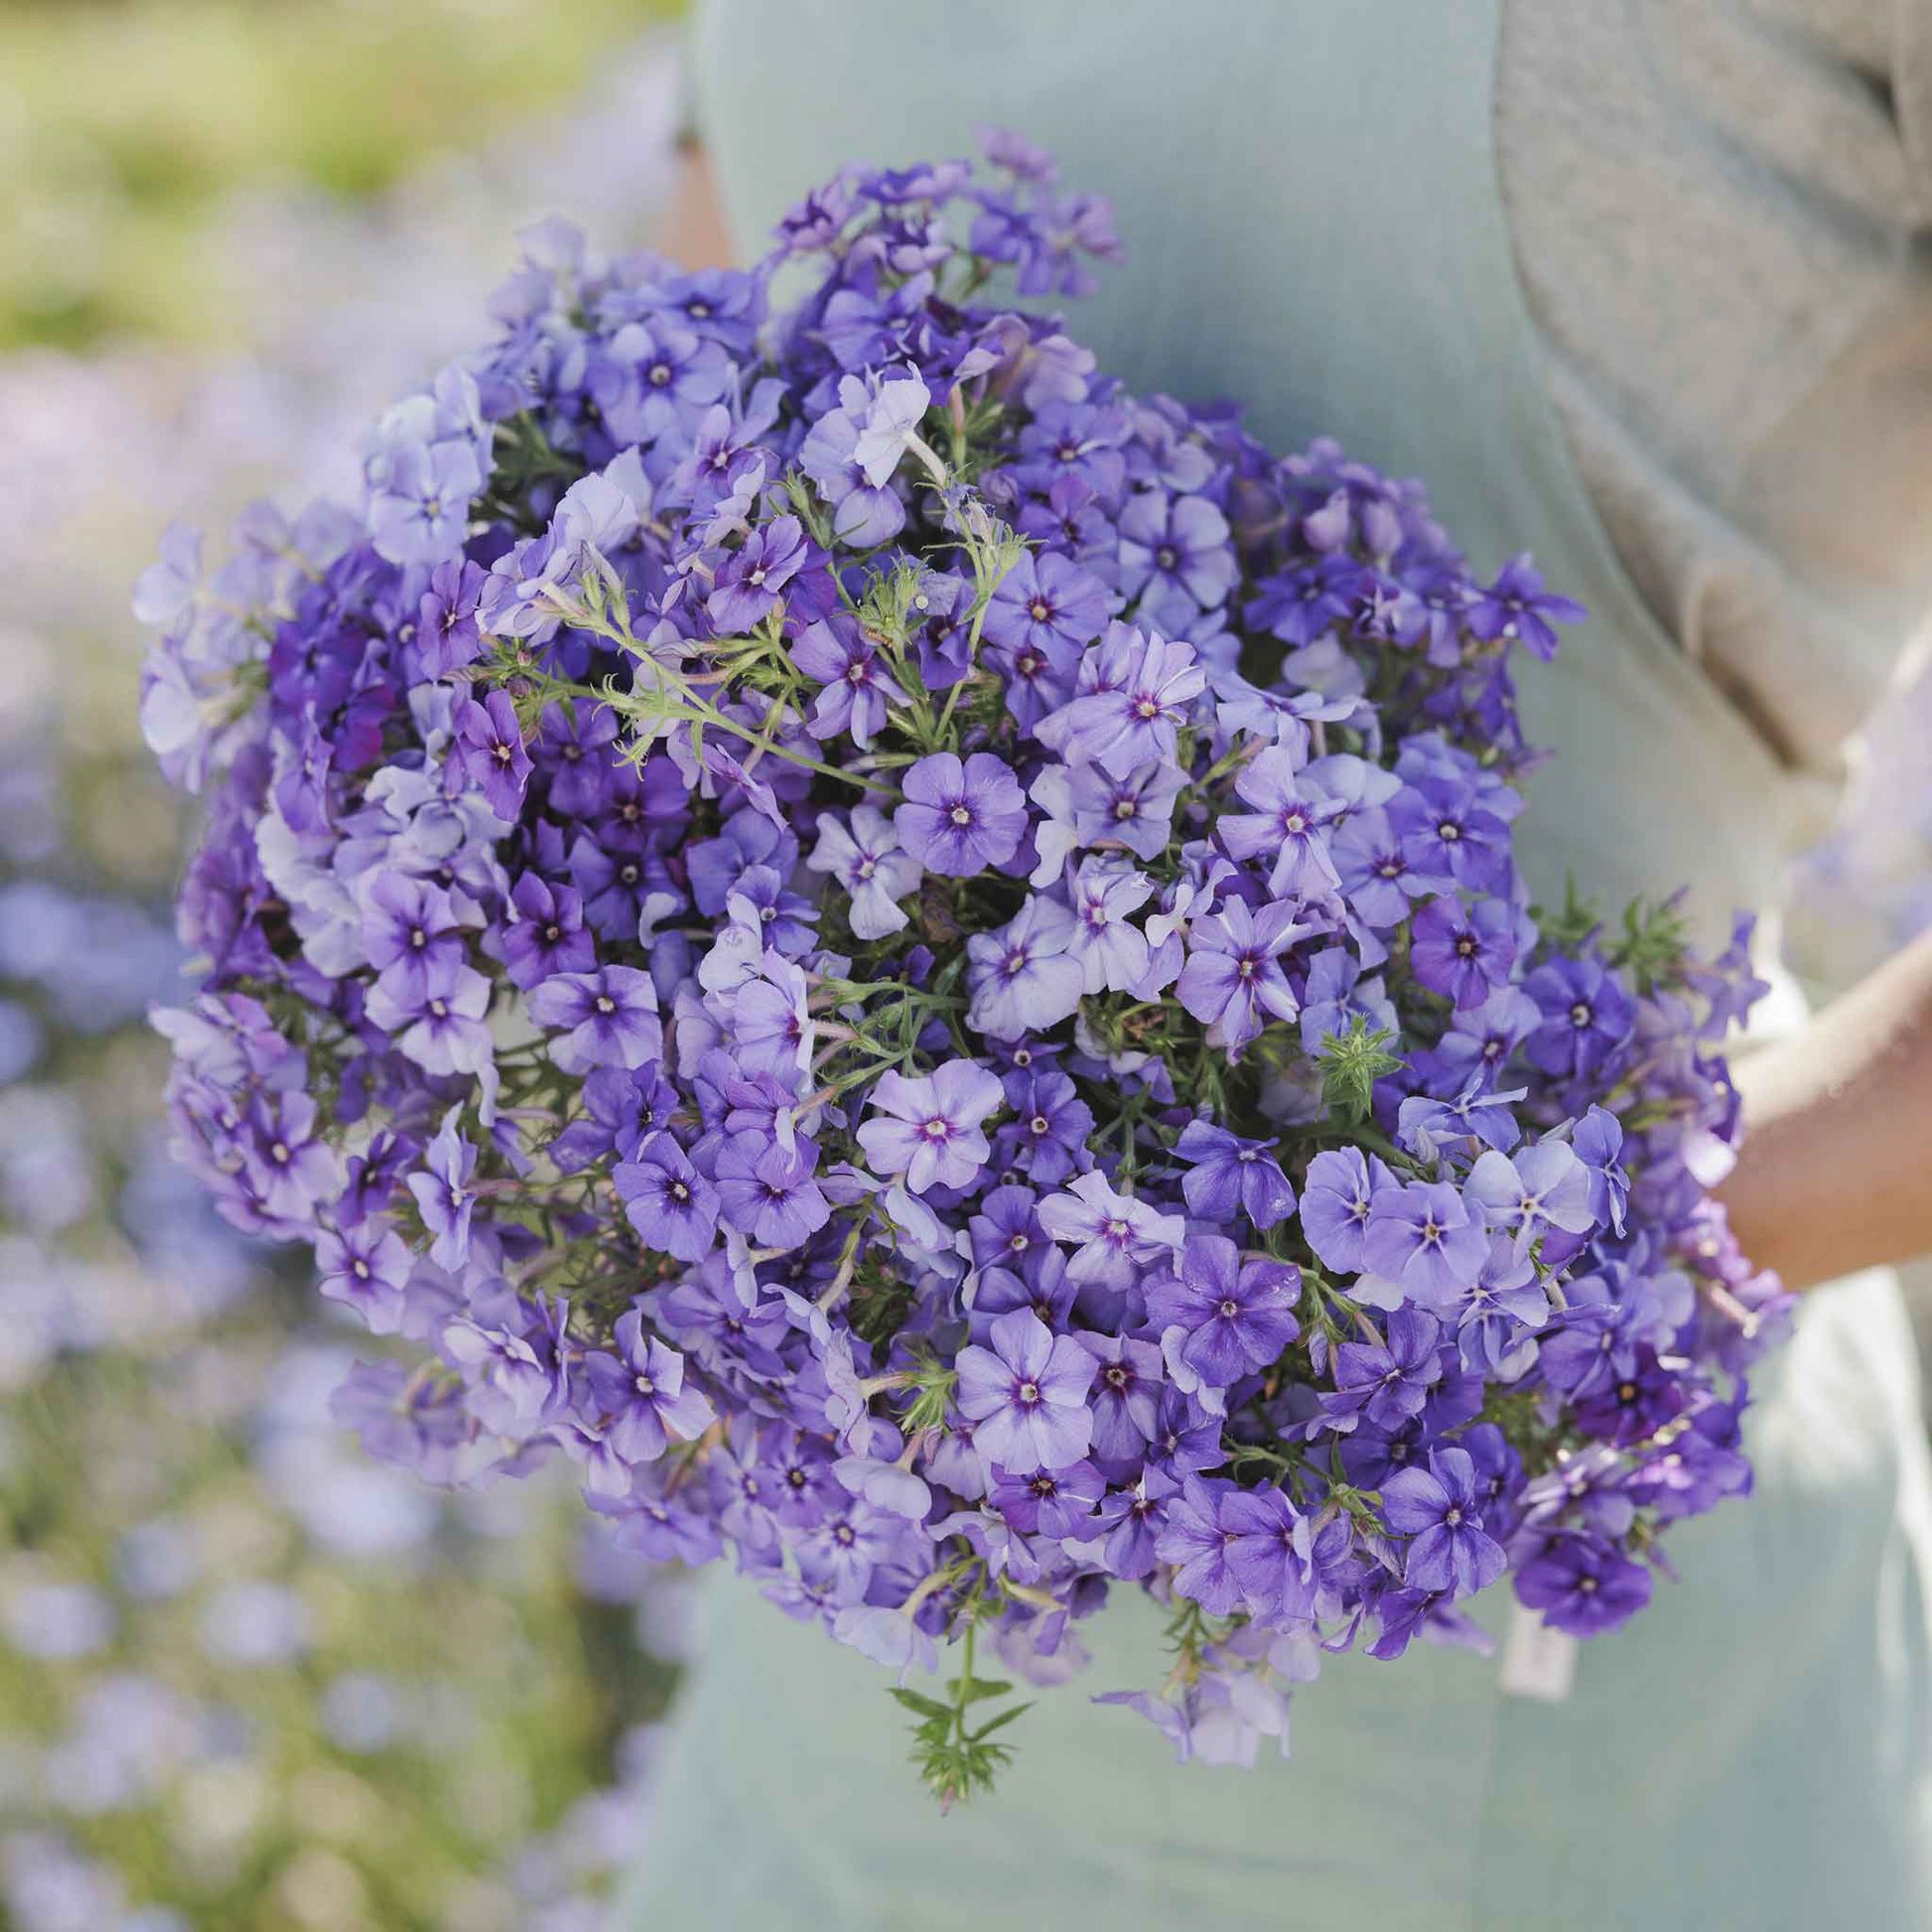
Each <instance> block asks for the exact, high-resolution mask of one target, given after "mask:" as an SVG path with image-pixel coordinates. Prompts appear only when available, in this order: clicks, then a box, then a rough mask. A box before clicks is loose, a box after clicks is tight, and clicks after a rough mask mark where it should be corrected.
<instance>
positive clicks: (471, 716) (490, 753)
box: [450, 691, 530, 825]
mask: <svg viewBox="0 0 1932 1932" xmlns="http://www.w3.org/2000/svg"><path fill="white" fill-rule="evenodd" d="M450 749H451V753H452V756H453V757H454V759H455V760H456V765H457V768H458V769H459V770H460V771H461V772H462V773H463V774H464V776H465V777H467V778H468V779H470V781H471V782H472V783H473V784H474V785H475V786H476V787H477V789H478V790H479V791H481V792H482V793H483V797H484V799H485V800H486V801H487V802H488V805H489V809H490V810H491V811H492V812H494V813H495V814H496V816H497V817H498V818H500V819H503V820H505V821H506V822H507V823H509V824H511V825H514V824H515V823H516V820H517V817H518V815H519V814H520V813H521V812H522V810H523V787H524V786H525V785H526V784H527V783H528V782H529V778H530V755H529V753H528V752H526V751H525V750H524V749H523V731H522V727H521V726H519V725H518V724H517V722H516V706H515V705H514V704H513V703H512V702H511V700H510V695H509V693H508V692H507V691H491V692H490V693H489V694H488V695H487V696H486V697H484V698H483V700H482V701H481V702H479V701H478V700H477V699H475V698H466V699H464V700H463V702H462V703H461V704H460V705H459V707H458V709H457V714H456V738H455V742H454V743H453V744H452V746H451V748H450Z"/></svg>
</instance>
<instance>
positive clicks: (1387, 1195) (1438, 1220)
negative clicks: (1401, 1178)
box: [1363, 1180, 1489, 1312]
mask: <svg viewBox="0 0 1932 1932" xmlns="http://www.w3.org/2000/svg"><path fill="white" fill-rule="evenodd" d="M1363 1252H1364V1255H1365V1256H1366V1259H1367V1262H1368V1267H1369V1269H1370V1270H1371V1271H1372V1272H1373V1273H1374V1274H1376V1275H1379V1276H1380V1277H1382V1279H1383V1280H1385V1281H1389V1282H1393V1283H1394V1284H1395V1285H1396V1286H1397V1287H1398V1288H1400V1289H1401V1291H1402V1293H1403V1294H1404V1296H1406V1297H1407V1298H1408V1300H1410V1301H1411V1302H1414V1303H1416V1304H1418V1305H1419V1306H1421V1307H1423V1308H1429V1309H1434V1310H1436V1311H1439V1312H1440V1311H1448V1310H1449V1309H1452V1308H1454V1307H1455V1305H1456V1304H1457V1303H1458V1302H1460V1301H1461V1299H1462V1298H1463V1296H1465V1295H1466V1294H1467V1293H1468V1291H1469V1290H1470V1289H1471V1288H1472V1287H1474V1285H1475V1279H1476V1276H1477V1275H1478V1274H1479V1273H1480V1272H1481V1270H1482V1265H1483V1263H1484V1262H1485V1261H1486V1260H1487V1259H1488V1258H1489V1241H1488V1237H1487V1236H1486V1235H1485V1234H1484V1232H1483V1227H1482V1222H1481V1220H1480V1219H1479V1218H1478V1217H1475V1216H1472V1215H1471V1214H1470V1212H1469V1210H1468V1206H1467V1204H1466V1203H1465V1202H1464V1201H1463V1199H1462V1196H1461V1195H1460V1194H1459V1193H1458V1192H1457V1191H1456V1190H1455V1188H1454V1187H1452V1186H1451V1185H1450V1184H1449V1182H1448V1181H1446V1180H1435V1181H1428V1180H1418V1181H1411V1182H1410V1183H1409V1184H1408V1185H1407V1186H1400V1187H1385V1188H1383V1189H1382V1190H1381V1191H1380V1192H1378V1193H1377V1194H1376V1196H1375V1199H1374V1204H1373V1209H1372V1211H1371V1213H1370V1215H1369V1222H1368V1239H1367V1240H1366V1242H1365V1243H1364V1244H1363Z"/></svg>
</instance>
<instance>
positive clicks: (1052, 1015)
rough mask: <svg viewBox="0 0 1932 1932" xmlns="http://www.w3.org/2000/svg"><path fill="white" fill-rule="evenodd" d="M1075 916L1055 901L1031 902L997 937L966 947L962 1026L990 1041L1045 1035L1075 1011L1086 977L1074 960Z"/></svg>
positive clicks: (982, 936) (985, 936)
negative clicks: (967, 997) (967, 999)
mask: <svg viewBox="0 0 1932 1932" xmlns="http://www.w3.org/2000/svg"><path fill="white" fill-rule="evenodd" d="M1072 945H1073V914H1072V913H1071V912H1069V911H1068V910H1067V909H1066V907H1065V906H1064V905H1062V904H1061V903H1060V902H1059V901H1058V900H1057V899H1050V898H1041V897H1038V896H1037V895H1035V897H1031V898H1029V899H1028V900H1027V902H1026V904H1025V905H1023V906H1022V907H1021V908H1020V910H1019V912H1018V913H1017V914H1016V915H1015V916H1014V917H1013V918H1012V919H1011V920H1009V921H1008V922H1007V924H1005V925H1003V926H1002V927H1001V928H1000V929H999V930H998V931H997V932H975V933H973V934H972V935H971V936H970V937H969V938H968V939H967V941H966V957H967V960H968V962H969V964H968V966H967V968H966V985H967V988H968V990H969V991H970V992H971V994H972V996H973V998H972V1005H971V1007H970V1008H969V1009H968V1011H967V1015H966V1023H967V1025H968V1026H970V1027H972V1028H973V1029H974V1030H975V1031H976V1032H978V1033H981V1034H984V1035H987V1037H988V1038H990V1039H1019V1038H1020V1037H1021V1036H1022V1035H1025V1034H1029V1033H1035V1032H1043V1031H1044V1030H1045V1029H1046V1028H1048V1027H1051V1026H1054V1025H1056V1024H1057V1023H1058V1022H1060V1021H1062V1020H1064V1019H1066V1018H1067V1017H1068V1016H1069V1015H1071V1014H1072V1013H1074V1012H1075V1011H1077V1009H1078V1007H1079V1005H1080V995H1081V993H1082V992H1083V991H1084V990H1085V987H1086V973H1085V970H1084V969H1083V968H1082V966H1081V965H1080V962H1079V961H1078V960H1077V959H1075V958H1074V957H1073V954H1072V951H1071V948H1072Z"/></svg>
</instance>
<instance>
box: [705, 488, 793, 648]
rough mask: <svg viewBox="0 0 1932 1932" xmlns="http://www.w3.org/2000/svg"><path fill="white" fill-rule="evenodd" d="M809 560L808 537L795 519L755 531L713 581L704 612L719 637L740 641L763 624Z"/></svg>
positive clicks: (779, 519) (780, 519)
mask: <svg viewBox="0 0 1932 1932" xmlns="http://www.w3.org/2000/svg"><path fill="white" fill-rule="evenodd" d="M806 555H807V548H806V543H805V532H804V529H803V527H802V526H801V525H800V523H799V521H798V519H797V518H796V517H795V516H780V517H775V518H773V520H772V521H771V522H769V523H767V524H765V525H764V526H763V527H762V528H761V529H757V530H754V531H752V533H751V534H750V535H749V536H748V537H746V539H745V541H744V543H743V544H742V545H740V546H739V548H738V549H736V550H734V551H733V552H732V553H731V555H730V556H728V557H727V558H726V559H725V560H724V562H723V563H721V564H720V565H719V566H718V572H717V575H716V576H715V577H713V579H712V580H711V595H710V596H709V597H707V598H706V599H705V607H704V608H705V612H706V614H707V615H708V616H709V617H710V619H711V621H712V622H713V623H714V624H716V625H717V626H718V630H719V633H720V634H721V635H723V636H727V637H731V636H738V635H741V634H742V633H744V632H745V631H748V630H753V629H756V628H757V626H758V625H759V624H760V623H762V622H763V621H764V620H765V619H766V618H768V617H769V616H770V615H771V613H772V612H773V611H775V610H776V609H777V608H778V598H779V594H780V593H781V592H782V591H783V590H784V587H785V586H786V585H787V584H789V583H790V582H791V580H792V579H793V578H794V577H795V576H797V574H798V571H799V568H800V566H802V565H803V563H804V561H805V558H806Z"/></svg>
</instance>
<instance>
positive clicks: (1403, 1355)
mask: <svg viewBox="0 0 1932 1932" xmlns="http://www.w3.org/2000/svg"><path fill="white" fill-rule="evenodd" d="M1442 1333H1443V1330H1442V1324H1441V1323H1440V1322H1439V1321H1438V1320H1437V1319H1436V1317H1435V1316H1434V1315H1433V1314H1429V1313H1427V1312H1426V1311H1423V1310H1421V1309H1397V1310H1396V1311H1395V1312H1394V1313H1393V1314H1391V1315H1390V1316H1389V1326H1388V1336H1387V1338H1386V1339H1385V1340H1382V1341H1344V1342H1342V1343H1340V1344H1339V1345H1338V1346H1337V1347H1336V1349H1335V1357H1334V1361H1335V1386H1334V1388H1333V1390H1332V1391H1330V1392H1328V1393H1326V1394H1324V1395H1323V1396H1322V1398H1321V1406H1322V1407H1323V1408H1324V1409H1325V1410H1326V1411H1327V1412H1328V1413H1329V1414H1330V1415H1331V1416H1337V1417H1345V1416H1356V1415H1358V1416H1360V1417H1361V1418H1362V1419H1363V1420H1364V1421H1365V1422H1370V1423H1373V1424H1374V1425H1375V1427H1376V1428H1378V1429H1387V1430H1393V1429H1397V1428H1399V1427H1400V1426H1401V1425H1402V1424H1403V1423H1405V1422H1406V1421H1407V1420H1408V1419H1409V1418H1410V1417H1411V1416H1416V1415H1420V1414H1421V1413H1422V1408H1423V1404H1424V1403H1425V1402H1427V1401H1428V1400H1429V1391H1430V1390H1431V1389H1432V1388H1433V1387H1434V1386H1435V1385H1436V1384H1437V1383H1438V1382H1440V1381H1441V1380H1442V1378H1443V1364H1442V1361H1441V1359H1440V1358H1439V1356H1438V1353H1437V1349H1438V1347H1439V1345H1440V1343H1441V1340H1442Z"/></svg>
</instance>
